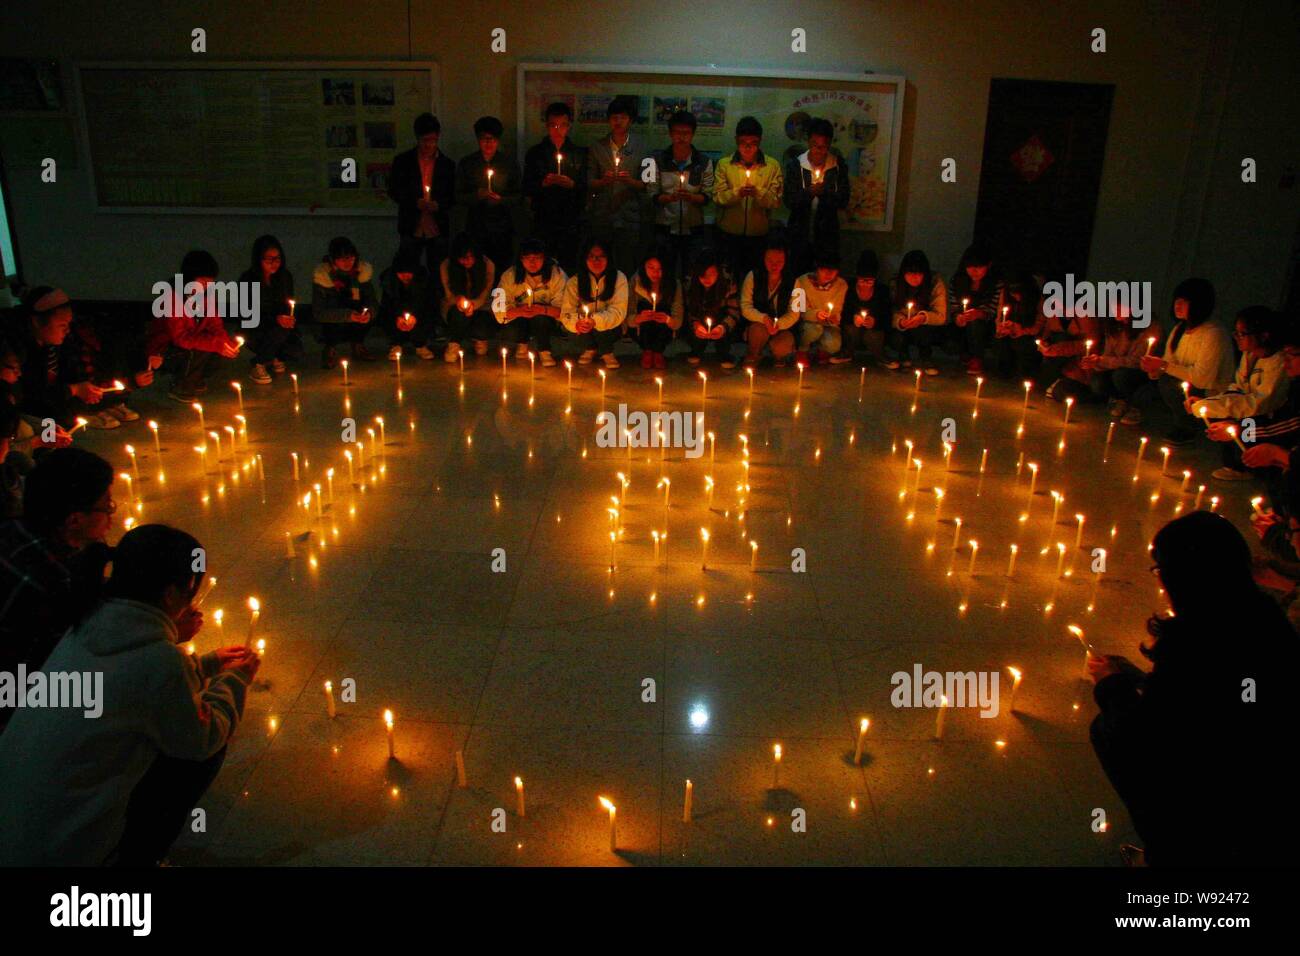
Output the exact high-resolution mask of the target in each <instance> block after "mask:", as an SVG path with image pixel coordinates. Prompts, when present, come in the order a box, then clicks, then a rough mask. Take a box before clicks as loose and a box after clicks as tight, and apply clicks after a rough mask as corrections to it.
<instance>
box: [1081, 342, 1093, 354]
mask: <svg viewBox="0 0 1300 956" xmlns="http://www.w3.org/2000/svg"><path fill="white" fill-rule="evenodd" d="M1083 354H1084V357H1085V358H1086V357H1087V356H1088V355H1090V354H1092V339H1085V340H1084V342H1083Z"/></svg>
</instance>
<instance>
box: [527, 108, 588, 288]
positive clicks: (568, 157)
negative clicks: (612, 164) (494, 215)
mask: <svg viewBox="0 0 1300 956" xmlns="http://www.w3.org/2000/svg"><path fill="white" fill-rule="evenodd" d="M572 126H573V110H572V109H571V108H570V107H569V105H568V104H567V103H560V102H556V103H552V104H551V105H550V106H548V107H546V138H545V139H543V140H542V141H541V142H540V143H535V144H534V145H532V146H530V147H529V148H528V152H527V153H525V154H524V179H523V193H524V196H525V198H526V199H527V200H528V204H529V208H530V210H531V212H532V217H533V235H534V236H536V237H538V238H539V239H541V240H542V241H544V242H545V243H546V248H547V250H549V251H550V253H551V255H552V256H554V257H555V260H556V261H557V262H558V263H559V264H560V266H561V267H562V268H563V269H564V270H565V271H566V272H568V271H571V270H574V269H575V268H576V263H577V250H578V229H579V225H580V219H581V217H582V207H583V203H584V201H585V200H586V196H587V151H586V150H585V149H583V148H581V147H580V146H578V145H577V144H576V143H574V142H573V140H571V139H569V129H570V127H572Z"/></svg>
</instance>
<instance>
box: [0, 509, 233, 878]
mask: <svg viewBox="0 0 1300 956" xmlns="http://www.w3.org/2000/svg"><path fill="white" fill-rule="evenodd" d="M197 547H199V543H198V542H197V541H195V540H194V538H192V537H191V536H190V535H188V534H186V533H185V532H183V531H178V530H176V529H175V528H169V527H166V526H164V525H143V526H141V527H139V528H135V529H133V530H131V531H129V532H127V533H126V534H125V535H124V536H123V537H122V540H121V542H120V543H119V544H118V546H117V548H116V550H115V553H114V557H113V576H112V578H111V579H110V580H109V582H108V584H107V586H106V595H107V598H106V600H105V601H104V603H103V604H101V605H100V606H99V607H98V608H97V609H96V610H95V611H93V612H92V613H91V614H90V615H89V616H88V617H87V618H86V619H85V620H84V621H82V622H81V623H80V624H78V625H76V626H74V627H73V628H72V629H71V630H70V631H69V632H68V633H67V635H66V636H65V637H64V638H63V640H62V641H60V642H59V645H58V646H57V647H56V648H55V650H54V653H53V654H51V655H50V657H49V659H48V660H47V661H46V663H45V666H44V668H43V673H44V674H45V675H46V676H47V677H48V676H50V675H55V674H59V675H81V676H83V680H82V682H81V683H82V686H83V688H84V687H85V686H86V683H85V675H90V676H93V677H94V680H92V681H91V685H90V686H91V688H92V689H91V692H90V694H89V696H90V697H93V698H95V699H94V701H93V706H91V707H87V706H84V705H85V704H87V703H88V701H87V700H86V699H85V697H83V700H82V701H81V704H82V705H83V706H79V707H76V708H72V707H67V706H63V707H48V706H47V707H32V706H25V707H20V708H19V709H18V711H17V713H16V714H15V715H14V718H13V720H12V721H10V723H9V727H8V728H7V729H6V731H5V733H4V734H3V735H0V780H3V781H4V795H3V798H2V799H3V804H4V807H3V812H0V866H103V865H117V866H153V865H156V864H157V863H158V861H159V860H161V859H162V858H163V857H164V856H165V855H166V853H167V850H168V849H169V848H170V847H171V845H172V843H173V842H175V840H176V838H177V836H179V835H180V832H181V829H182V828H183V826H184V825H185V823H186V821H187V820H188V818H189V815H190V811H191V810H192V809H193V807H194V806H195V805H196V804H197V803H198V802H199V800H200V798H202V796H203V794H204V792H206V790H207V788H208V786H209V785H210V784H211V783H212V781H213V780H214V779H215V778H216V775H217V772H218V771H219V770H220V768H221V763H222V761H223V760H224V758H225V754H226V744H227V742H228V741H229V740H230V737H231V735H232V734H233V733H234V730H235V727H236V726H237V725H238V723H239V719H240V715H241V714H242V712H243V709H244V695H245V693H246V692H247V690H248V686H249V684H250V683H251V682H252V679H253V675H254V674H255V673H256V672H257V665H258V658H257V654H256V652H254V651H249V650H247V649H245V648H243V647H228V648H223V649H221V650H218V651H214V652H213V653H211V654H207V655H204V656H203V657H201V658H196V657H194V656H192V655H190V654H187V653H186V652H185V651H184V650H183V649H182V648H181V646H180V645H182V644H184V643H185V642H187V641H189V640H191V639H192V638H193V637H194V635H195V634H196V633H197V632H198V630H199V628H200V627H201V626H202V623H203V616H202V614H201V613H200V612H199V611H198V610H197V609H196V608H194V607H193V606H192V605H191V602H192V601H193V599H194V595H195V592H196V591H197V590H198V587H199V584H200V582H201V581H202V579H203V575H202V574H196V573H194V571H193V570H192V566H193V561H194V557H193V552H194V549H195V548H197ZM29 683H30V680H29Z"/></svg>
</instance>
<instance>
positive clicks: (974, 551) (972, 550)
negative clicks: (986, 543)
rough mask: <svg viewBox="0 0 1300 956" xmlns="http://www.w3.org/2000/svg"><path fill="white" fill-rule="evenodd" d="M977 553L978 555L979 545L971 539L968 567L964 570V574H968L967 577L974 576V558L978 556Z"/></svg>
mask: <svg viewBox="0 0 1300 956" xmlns="http://www.w3.org/2000/svg"><path fill="white" fill-rule="evenodd" d="M979 553H980V543H979V542H978V541H976V540H975V539H974V538H971V540H970V564H969V565H968V566H967V568H966V573H967V574H969V575H971V576H974V574H975V558H976V557H977V556H978V555H979Z"/></svg>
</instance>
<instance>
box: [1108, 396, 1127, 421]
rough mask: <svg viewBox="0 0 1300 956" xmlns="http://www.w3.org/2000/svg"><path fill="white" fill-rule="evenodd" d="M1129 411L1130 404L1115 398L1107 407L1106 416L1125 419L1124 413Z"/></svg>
mask: <svg viewBox="0 0 1300 956" xmlns="http://www.w3.org/2000/svg"><path fill="white" fill-rule="evenodd" d="M1127 411H1128V402H1126V401H1124V399H1122V398H1113V399H1111V401H1110V404H1109V405H1107V406H1106V414H1107V415H1109V416H1110V417H1111V418H1123V417H1124V413H1125V412H1127Z"/></svg>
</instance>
